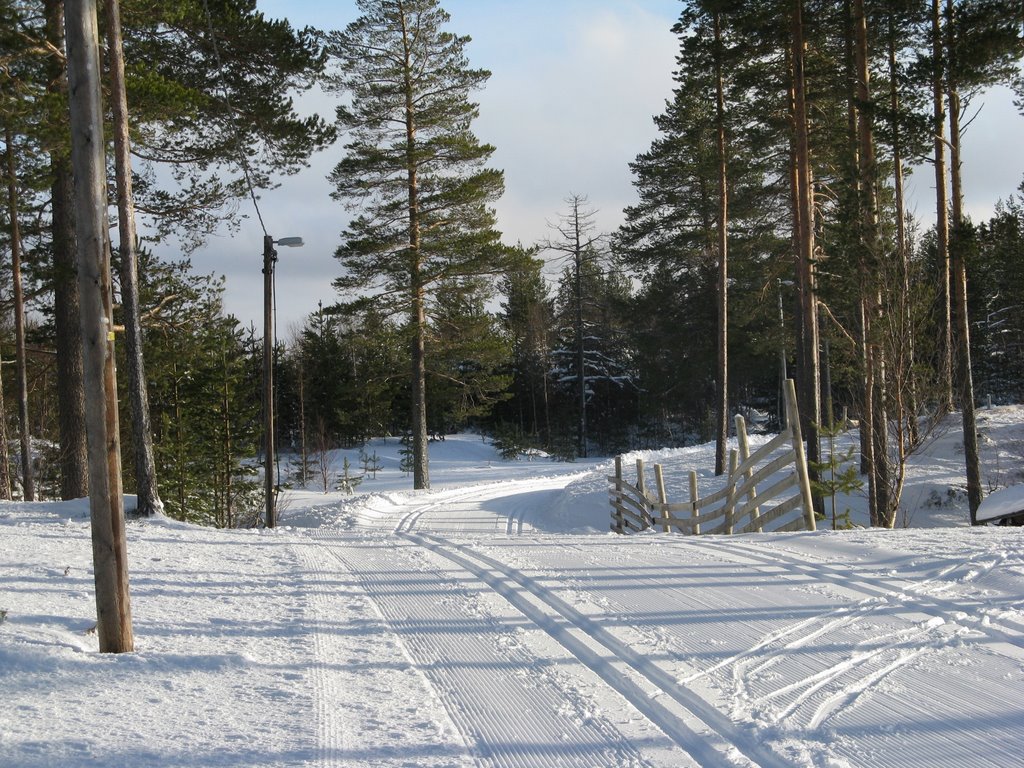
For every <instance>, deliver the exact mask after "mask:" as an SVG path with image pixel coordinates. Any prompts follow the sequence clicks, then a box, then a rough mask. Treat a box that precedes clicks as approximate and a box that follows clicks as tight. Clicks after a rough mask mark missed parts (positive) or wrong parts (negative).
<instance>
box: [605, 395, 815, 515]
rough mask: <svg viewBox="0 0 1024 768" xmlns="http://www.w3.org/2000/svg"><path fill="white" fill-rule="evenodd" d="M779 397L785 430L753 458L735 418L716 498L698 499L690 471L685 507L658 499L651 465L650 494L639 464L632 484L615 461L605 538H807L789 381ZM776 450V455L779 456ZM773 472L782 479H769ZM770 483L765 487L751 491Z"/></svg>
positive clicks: (806, 497) (657, 468) (661, 486)
mask: <svg viewBox="0 0 1024 768" xmlns="http://www.w3.org/2000/svg"><path fill="white" fill-rule="evenodd" d="M785 392H786V427H785V429H784V430H783V431H782V432H781V433H780V434H779V435H777V436H776V437H774V438H772V439H771V440H770V441H769V442H767V443H765V444H764V445H762V446H761V447H760V448H758V449H757V450H756V451H754V452H753V453H751V452H750V444H749V441H748V440H747V430H746V424H745V422H744V420H743V417H742V416H737V417H736V437H737V446H738V447H737V449H733V450H732V451H730V453H729V473H728V475H727V477H726V482H725V486H724V487H723V488H721V489H720V490H718V491H716V492H715V493H712V494H709V495H707V496H700V495H699V494H698V490H697V473H696V472H694V471H692V470H691V471H690V473H689V479H690V500H689V501H684V502H678V503H672V502H670V501H669V500H668V496H667V494H666V492H665V478H664V473H663V469H662V465H661V464H655V465H654V486H655V487H654V489H653V491H652V490H651V489H649V488H648V487H647V479H646V476H645V475H646V472H645V468H644V462H643V460H642V459H637V462H636V478H637V479H636V483H635V484H632V483H629V482H627V481H626V480H625V478H624V477H623V474H622V457H621V456H619V457H617V458H616V459H615V475H614V476H613V477H609V478H608V481H609V482H610V483H611V488H610V489H609V499H610V501H611V505H612V530H613V531H615V532H616V533H623V534H625V533H632V532H634V531H643V530H647V529H648V528H661V530H663V531H664V532H665V533H670V532H672V531H673V530H675V531H679V532H681V533H687V534H699V533H725V534H731V533H750V532H753V531H756V532H758V533H760V532H762V531H765V530H772V531H799V530H805V529H806V530H809V531H813V530H814V529H815V525H814V508H813V505H812V501H811V483H810V480H809V479H808V476H807V459H806V457H805V455H804V445H803V440H802V437H801V434H800V418H799V414H798V411H797V405H796V388H795V387H794V385H793V381H792V379H789V380H787V381H786V387H785ZM779 449H783V450H782V452H781V453H779ZM775 454H778V455H775ZM780 472H784V473H785V474H783V475H782V477H781V478H778V477H776V476H777V475H778V474H779V473H780ZM769 478H771V485H769V486H767V487H761V488H759V487H758V486H759V485H761V484H763V483H764V482H765V481H767V480H768V479H769ZM798 510H799V513H798Z"/></svg>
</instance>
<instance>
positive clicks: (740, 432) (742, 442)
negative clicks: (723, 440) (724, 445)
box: [736, 413, 761, 533]
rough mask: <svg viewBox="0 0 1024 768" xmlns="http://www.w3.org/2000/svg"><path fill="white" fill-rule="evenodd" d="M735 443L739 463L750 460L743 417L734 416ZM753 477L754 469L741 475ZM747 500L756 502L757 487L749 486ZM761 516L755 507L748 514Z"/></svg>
mask: <svg viewBox="0 0 1024 768" xmlns="http://www.w3.org/2000/svg"><path fill="white" fill-rule="evenodd" d="M736 442H737V443H738V444H739V448H740V463H743V462H745V461H746V460H747V459H749V458H750V440H748V439H747V422H746V421H744V420H743V416H741V415H740V414H738V413H737V414H736ZM753 476H754V468H753V467H747V471H746V472H744V473H743V477H744V478H746V479H747V480H749V479H750V478H751V477H753ZM747 498H748V499H750V501H751V502H755V501H757V487H756V486H753V485H752V486H750V492H749V493H748V494H747ZM760 516H761V509H760V507H758V506H757V505H755V506H754V508H753V510H752V511H751V513H750V517H751V519H753V520H756V519H757V518H759V517H760ZM757 532H758V533H761V526H760V525H758V526H757Z"/></svg>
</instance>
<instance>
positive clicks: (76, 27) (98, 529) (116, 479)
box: [64, 0, 134, 653]
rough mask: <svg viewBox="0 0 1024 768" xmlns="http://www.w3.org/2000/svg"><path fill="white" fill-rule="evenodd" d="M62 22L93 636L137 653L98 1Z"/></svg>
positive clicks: (68, 8)
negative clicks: (126, 514)
mask: <svg viewBox="0 0 1024 768" xmlns="http://www.w3.org/2000/svg"><path fill="white" fill-rule="evenodd" d="M64 23H65V30H66V36H67V59H68V86H69V94H70V107H71V110H70V111H71V164H72V169H73V172H74V178H75V223H76V233H77V239H78V262H79V263H78V285H79V294H80V313H81V328H82V346H83V350H82V357H83V362H84V371H85V390H86V393H87V397H86V413H85V421H86V435H87V439H88V445H89V509H90V513H91V516H92V549H93V568H94V571H95V581H96V614H97V633H98V635H99V645H100V652H101V653H124V652H129V651H132V650H133V649H134V638H133V635H132V619H131V603H130V600H129V595H128V554H127V545H126V542H125V530H124V506H123V504H124V502H123V497H122V492H121V458H120V451H121V446H120V441H119V436H118V420H117V399H116V391H117V388H116V384H117V382H116V374H115V371H114V342H113V340H114V333H113V323H112V318H111V285H110V258H109V251H108V249H107V237H106V229H107V226H106V225H107V216H106V213H107V210H106V209H107V195H106V181H107V179H106V169H105V164H104V146H103V105H102V101H101V95H100V62H99V30H98V25H97V20H96V1H95V0H67V2H66V4H65V19H64Z"/></svg>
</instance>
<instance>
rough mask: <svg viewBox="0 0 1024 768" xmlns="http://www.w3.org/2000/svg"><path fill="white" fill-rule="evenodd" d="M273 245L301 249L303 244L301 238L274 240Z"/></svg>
mask: <svg viewBox="0 0 1024 768" xmlns="http://www.w3.org/2000/svg"><path fill="white" fill-rule="evenodd" d="M274 245H282V246H284V247H285V248H301V247H302V245H303V242H302V238H301V237H282V238H281V239H280V240H275V241H274Z"/></svg>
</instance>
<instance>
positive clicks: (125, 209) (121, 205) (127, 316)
mask: <svg viewBox="0 0 1024 768" xmlns="http://www.w3.org/2000/svg"><path fill="white" fill-rule="evenodd" d="M105 5H106V12H107V19H106V21H107V48H108V52H107V55H108V56H109V65H108V66H109V72H110V91H111V102H112V111H113V116H114V172H115V177H116V185H117V224H118V226H117V229H118V235H119V238H120V242H119V246H118V254H119V256H120V270H119V276H120V279H121V307H122V310H123V315H124V347H125V361H126V367H127V369H128V400H129V403H130V406H131V414H132V446H133V448H134V459H135V483H136V493H137V495H138V505H137V507H136V510H135V511H136V514H139V515H142V516H145V517H150V516H153V515H158V514H161V513H162V512H163V506H164V505H163V502H162V501H160V494H159V492H158V490H157V481H156V460H155V459H154V457H153V430H152V426H151V424H150V415H149V393H148V392H147V389H146V368H145V364H144V361H143V357H142V323H141V321H140V318H139V276H138V258H137V254H136V252H135V242H136V235H135V201H134V197H133V194H132V164H131V153H130V149H129V141H128V102H127V96H126V94H125V83H124V55H123V51H122V41H121V16H120V7H119V4H118V0H105Z"/></svg>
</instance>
